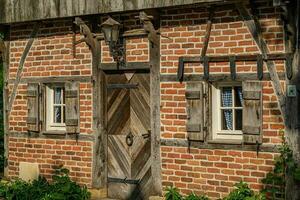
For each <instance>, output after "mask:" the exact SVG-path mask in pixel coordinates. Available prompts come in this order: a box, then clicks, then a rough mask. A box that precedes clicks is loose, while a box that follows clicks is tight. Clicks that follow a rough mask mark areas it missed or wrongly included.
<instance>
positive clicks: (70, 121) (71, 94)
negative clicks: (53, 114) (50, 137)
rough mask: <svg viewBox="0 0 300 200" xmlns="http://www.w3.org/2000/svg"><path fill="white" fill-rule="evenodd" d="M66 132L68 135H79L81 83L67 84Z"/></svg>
mask: <svg viewBox="0 0 300 200" xmlns="http://www.w3.org/2000/svg"><path fill="white" fill-rule="evenodd" d="M65 100H66V113H65V114H66V130H67V133H79V83H78V82H67V83H65Z"/></svg>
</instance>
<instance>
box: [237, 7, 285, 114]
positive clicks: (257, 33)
mask: <svg viewBox="0 0 300 200" xmlns="http://www.w3.org/2000/svg"><path fill="white" fill-rule="evenodd" d="M252 7H254V6H252ZM236 9H237V10H238V12H239V14H240V16H241V17H242V19H243V20H244V23H245V25H246V26H247V27H248V30H249V32H250V33H251V35H252V38H253V40H254V41H255V43H256V44H257V46H258V48H259V50H260V52H261V54H262V56H263V58H264V59H267V58H268V53H269V49H268V46H267V43H266V41H265V40H264V39H263V36H262V29H261V26H260V23H259V21H258V18H257V16H256V13H253V15H254V16H251V15H250V13H249V12H248V10H247V9H246V7H245V5H243V4H241V3H240V4H236ZM267 69H268V71H269V73H270V78H271V81H272V85H273V88H274V91H275V93H276V96H277V99H278V102H279V108H280V111H281V113H282V115H283V116H284V117H285V101H286V98H285V95H284V93H283V89H282V88H281V84H280V80H279V77H278V74H277V71H276V66H275V63H274V62H273V61H271V60H268V61H267Z"/></svg>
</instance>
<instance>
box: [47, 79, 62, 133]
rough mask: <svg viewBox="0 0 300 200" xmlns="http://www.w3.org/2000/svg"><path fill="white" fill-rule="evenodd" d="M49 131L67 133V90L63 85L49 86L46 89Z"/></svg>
mask: <svg viewBox="0 0 300 200" xmlns="http://www.w3.org/2000/svg"><path fill="white" fill-rule="evenodd" d="M46 93H47V99H46V111H47V114H46V124H47V131H53V130H60V131H65V130H66V125H65V89H64V85H63V84H52V85H48V86H47V89H46Z"/></svg>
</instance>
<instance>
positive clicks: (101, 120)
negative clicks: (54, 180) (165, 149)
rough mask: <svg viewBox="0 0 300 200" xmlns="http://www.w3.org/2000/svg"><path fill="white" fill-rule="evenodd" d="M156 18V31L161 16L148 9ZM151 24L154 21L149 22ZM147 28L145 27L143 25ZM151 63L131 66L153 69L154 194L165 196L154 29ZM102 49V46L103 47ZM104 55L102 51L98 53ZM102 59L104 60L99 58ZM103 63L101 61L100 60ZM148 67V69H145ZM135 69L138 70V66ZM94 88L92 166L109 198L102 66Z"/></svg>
mask: <svg viewBox="0 0 300 200" xmlns="http://www.w3.org/2000/svg"><path fill="white" fill-rule="evenodd" d="M147 12H148V13H151V14H152V16H154V18H155V20H152V21H153V22H154V23H153V25H154V28H155V29H158V28H159V27H160V14H159V12H158V11H157V10H149V11H147ZM150 23H151V22H150ZM143 28H144V29H146V25H145V24H144V25H143ZM148 40H149V43H148V44H149V62H146V63H145V62H131V64H132V66H140V68H141V69H142V70H145V69H146V68H149V70H150V110H151V116H150V127H151V157H152V159H153V161H152V165H151V174H152V177H153V194H154V195H155V196H162V177H161V176H162V175H161V154H160V36H159V35H158V34H156V31H155V30H153V27H152V29H151V31H150V32H149V33H148ZM100 49H101V47H100ZM99 53H100V55H101V51H100V52H99ZM100 60H101V58H100ZM100 62H101V61H100ZM145 65H146V66H145ZM135 69H139V68H138V67H137V68H135ZM91 83H92V86H93V87H92V88H93V132H94V138H95V139H94V145H93V166H92V187H93V188H97V189H100V190H101V193H105V191H106V195H107V133H106V127H107V119H106V117H105V111H106V105H105V104H104V103H103V102H104V100H105V98H106V82H105V72H104V71H103V70H102V69H101V63H99V65H95V67H93V69H92V82H91Z"/></svg>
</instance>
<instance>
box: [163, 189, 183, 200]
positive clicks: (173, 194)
mask: <svg viewBox="0 0 300 200" xmlns="http://www.w3.org/2000/svg"><path fill="white" fill-rule="evenodd" d="M165 198H166V200H183V197H182V195H181V194H180V193H179V192H178V189H177V188H175V187H168V188H167V192H166V194H165Z"/></svg>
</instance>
